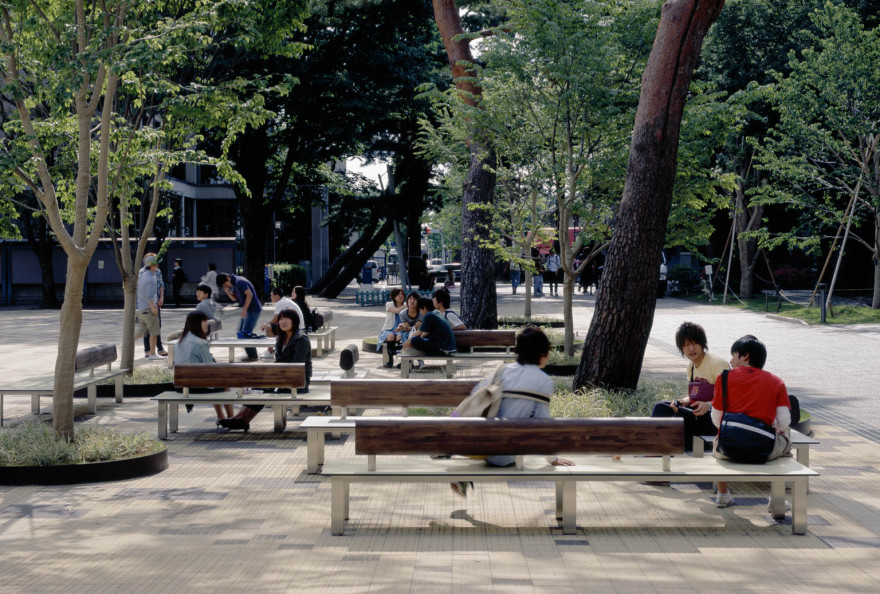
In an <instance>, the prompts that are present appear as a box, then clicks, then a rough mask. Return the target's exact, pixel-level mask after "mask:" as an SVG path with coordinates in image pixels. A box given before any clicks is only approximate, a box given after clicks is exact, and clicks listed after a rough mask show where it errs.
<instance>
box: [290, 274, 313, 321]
mask: <svg viewBox="0 0 880 594" xmlns="http://www.w3.org/2000/svg"><path fill="white" fill-rule="evenodd" d="M290 298H291V299H293V302H294V303H296V304H297V306H298V307H299V310H300V311H301V312H302V315H303V321H304V322H305V323H306V325H305V327H304V328H302V331H303V332H309V330H311V329H312V328H313V324H314V321H313V316H312V310H311V309H309V302H308V301H306V290H305V288H304V287H301V286H299V285H297V286H295V287H294V288H293V291H291V292H290Z"/></svg>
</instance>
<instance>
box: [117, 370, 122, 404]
mask: <svg viewBox="0 0 880 594" xmlns="http://www.w3.org/2000/svg"><path fill="white" fill-rule="evenodd" d="M122 398H123V392H122V376H121V375H117V376H116V402H118V403H119V404H122Z"/></svg>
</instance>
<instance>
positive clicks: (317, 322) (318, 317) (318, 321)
mask: <svg viewBox="0 0 880 594" xmlns="http://www.w3.org/2000/svg"><path fill="white" fill-rule="evenodd" d="M323 326H324V314H321V313H318V310H317V309H313V310H312V330H317V329H319V328H321V327H323Z"/></svg>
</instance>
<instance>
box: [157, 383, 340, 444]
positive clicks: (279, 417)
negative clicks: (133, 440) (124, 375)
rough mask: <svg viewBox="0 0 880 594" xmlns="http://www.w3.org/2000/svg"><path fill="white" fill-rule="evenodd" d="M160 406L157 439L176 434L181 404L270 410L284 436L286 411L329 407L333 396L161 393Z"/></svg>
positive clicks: (316, 394)
mask: <svg viewBox="0 0 880 594" xmlns="http://www.w3.org/2000/svg"><path fill="white" fill-rule="evenodd" d="M153 400H155V401H156V402H157V403H158V405H159V413H158V423H159V427H158V436H159V439H167V438H168V433H169V432H171V433H176V432H177V430H178V427H179V420H180V415H179V414H178V413H179V411H178V408H179V406H180V405H181V404H240V405H245V404H247V405H251V404H253V405H257V404H262V405H264V406H271V407H272V409H273V411H274V413H275V420H274V431H275V433H281V432H282V431H284V428H285V427H287V409H288V407H294V408H296V409H297V410H298V409H299V407H301V406H330V394H329V392H327V391H323V390H322V391H319V392H317V393H314V394H313V393H312V392H311V391H310V392H309V393H308V394H296V393H293V394H253V393H250V394H242V395H240V396H239V394H238V393H237V392H236V391H226V392H213V393H210V394H189V395H188V396H184V395H183V394H182V393H181V392H162V393H161V394H159V395H158V396H156V397H155V398H153Z"/></svg>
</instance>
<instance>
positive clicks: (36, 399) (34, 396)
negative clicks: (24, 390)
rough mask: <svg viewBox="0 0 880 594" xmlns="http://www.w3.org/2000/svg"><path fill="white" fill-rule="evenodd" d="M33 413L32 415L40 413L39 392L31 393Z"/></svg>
mask: <svg viewBox="0 0 880 594" xmlns="http://www.w3.org/2000/svg"><path fill="white" fill-rule="evenodd" d="M31 414H32V415H38V414H40V395H39V394H31Z"/></svg>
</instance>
